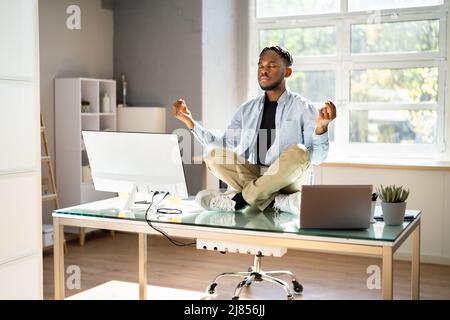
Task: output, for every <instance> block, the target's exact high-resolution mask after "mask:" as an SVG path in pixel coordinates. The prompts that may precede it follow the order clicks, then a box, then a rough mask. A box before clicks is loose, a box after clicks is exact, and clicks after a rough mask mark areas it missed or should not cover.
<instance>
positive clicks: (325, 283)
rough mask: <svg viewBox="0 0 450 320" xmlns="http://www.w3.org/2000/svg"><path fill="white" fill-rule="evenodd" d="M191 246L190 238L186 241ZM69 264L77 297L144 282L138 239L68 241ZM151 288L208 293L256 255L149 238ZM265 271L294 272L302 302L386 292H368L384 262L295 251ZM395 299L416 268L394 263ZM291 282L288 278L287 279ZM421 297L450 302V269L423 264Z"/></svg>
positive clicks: (251, 292) (100, 236)
mask: <svg viewBox="0 0 450 320" xmlns="http://www.w3.org/2000/svg"><path fill="white" fill-rule="evenodd" d="M183 241H185V242H187V239H183ZM68 249H69V252H68V254H67V255H66V257H65V258H66V259H65V266H66V268H67V267H68V266H69V265H77V266H79V267H80V270H81V289H80V290H67V289H66V296H71V295H74V294H76V293H79V292H81V291H83V290H87V289H90V288H93V287H96V286H99V285H101V284H103V283H106V282H108V281H110V280H118V281H125V282H134V283H136V282H137V281H138V266H137V261H138V257H137V235H133V234H126V233H116V235H115V236H110V234H109V233H106V232H103V231H100V232H96V233H94V234H92V235H89V236H87V240H86V244H85V246H84V247H80V246H79V244H78V242H77V241H73V242H68ZM148 259H149V263H148V284H150V285H152V286H158V287H165V288H172V289H180V290H189V291H198V292H203V291H204V290H205V288H206V287H207V285H208V284H209V283H210V281H212V279H213V278H214V277H215V276H216V275H217V274H219V273H221V272H224V271H247V268H248V267H249V266H250V265H251V264H252V263H253V257H252V256H250V255H242V254H230V253H227V254H221V253H218V252H211V251H200V250H197V249H195V248H193V247H176V246H174V245H172V244H170V243H169V242H168V241H167V240H165V239H164V238H162V237H160V236H149V239H148ZM262 261H263V262H262V268H263V269H264V270H266V271H268V270H290V271H292V272H293V273H294V274H296V276H297V278H298V280H299V282H301V283H302V284H303V287H304V292H303V295H301V296H297V297H296V299H380V298H381V291H380V290H377V289H374V290H369V289H368V288H367V284H366V282H367V278H368V276H369V275H368V274H367V272H366V270H367V267H368V266H370V265H379V266H381V260H379V259H374V258H365V257H350V256H343V255H333V254H324V253H312V252H304V251H293V250H290V251H288V253H287V254H286V255H285V256H284V257H282V258H273V257H272V258H271V257H264V258H263V260H262ZM394 279H395V282H394V298H395V299H409V297H410V265H409V263H407V262H395V264H394ZM286 280H288V279H286ZM237 282H238V279H237V278H227V279H223V280H221V281H219V284H218V287H217V290H218V292H219V296H218V298H220V299H230V298H231V297H232V296H233V292H234V289H235V286H236V284H237ZM241 296H242V297H243V298H249V299H261V300H266V299H274V300H278V299H286V295H285V294H284V291H283V290H282V289H281V287H278V286H276V285H273V284H270V283H266V282H261V283H255V284H253V285H252V286H251V287H250V288H247V289H245V290H244V292H243V294H242V295H241ZM44 298H45V299H53V253H52V251H51V250H49V251H46V252H44ZM421 299H450V267H449V266H439V265H431V264H422V266H421Z"/></svg>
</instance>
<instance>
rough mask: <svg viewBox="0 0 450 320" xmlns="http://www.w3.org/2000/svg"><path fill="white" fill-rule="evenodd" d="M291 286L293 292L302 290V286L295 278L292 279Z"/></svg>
mask: <svg viewBox="0 0 450 320" xmlns="http://www.w3.org/2000/svg"><path fill="white" fill-rule="evenodd" d="M292 286H293V288H294V291H295V293H298V294H300V293H302V292H303V286H302V285H301V284H300V283H299V282H298V281H297V280H292Z"/></svg>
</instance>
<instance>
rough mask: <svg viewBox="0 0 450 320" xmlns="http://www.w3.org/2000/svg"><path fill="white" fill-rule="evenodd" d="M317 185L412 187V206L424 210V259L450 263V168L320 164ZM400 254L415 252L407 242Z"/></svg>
mask: <svg viewBox="0 0 450 320" xmlns="http://www.w3.org/2000/svg"><path fill="white" fill-rule="evenodd" d="M315 183H316V184H372V185H374V186H378V185H380V184H383V185H388V184H396V185H404V186H406V187H408V188H409V189H410V190H411V193H410V196H409V198H408V200H407V208H408V209H420V210H422V229H421V230H422V235H421V250H422V251H421V254H422V261H426V262H436V263H445V264H450V200H449V198H450V171H427V170H401V169H395V170H394V169H371V168H345V167H328V166H327V167H316V169H315ZM398 252H399V253H400V255H399V256H400V257H402V258H403V257H406V256H407V255H408V254H410V252H411V246H410V243H409V241H407V242H406V243H405V244H404V245H403V246H402V247H400V249H399V251H398Z"/></svg>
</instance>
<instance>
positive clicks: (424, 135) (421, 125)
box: [350, 110, 437, 144]
mask: <svg viewBox="0 0 450 320" xmlns="http://www.w3.org/2000/svg"><path fill="white" fill-rule="evenodd" d="M436 120H437V112H436V111H434V110H398V111H387V110H381V111H367V110H361V111H351V112H350V142H363V143H401V144H416V143H417V144H432V143H435V142H436V124H437V122H436Z"/></svg>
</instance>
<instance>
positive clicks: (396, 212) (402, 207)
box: [381, 202, 406, 226]
mask: <svg viewBox="0 0 450 320" xmlns="http://www.w3.org/2000/svg"><path fill="white" fill-rule="evenodd" d="M381 208H382V210H383V218H384V223H385V224H387V225H390V226H400V225H402V224H403V221H404V219H405V212H406V202H397V203H388V202H381Z"/></svg>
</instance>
